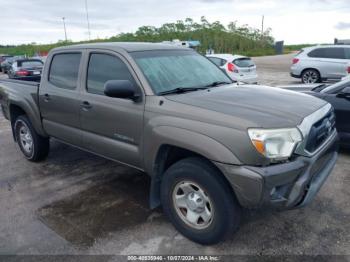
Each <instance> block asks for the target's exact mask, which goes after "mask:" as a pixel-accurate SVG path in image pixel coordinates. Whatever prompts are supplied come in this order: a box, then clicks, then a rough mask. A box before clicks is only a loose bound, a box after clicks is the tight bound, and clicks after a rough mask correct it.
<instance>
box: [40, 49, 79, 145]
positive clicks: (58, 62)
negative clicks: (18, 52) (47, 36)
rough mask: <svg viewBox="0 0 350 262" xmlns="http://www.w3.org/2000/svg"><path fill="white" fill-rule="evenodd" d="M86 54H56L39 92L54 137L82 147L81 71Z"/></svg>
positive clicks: (43, 117)
mask: <svg viewBox="0 0 350 262" xmlns="http://www.w3.org/2000/svg"><path fill="white" fill-rule="evenodd" d="M81 57H82V53H81V52H79V51H77V52H69V53H56V54H54V55H53V56H52V57H51V58H49V59H48V63H49V64H50V66H49V68H45V70H46V72H44V75H45V76H46V77H45V78H43V79H42V82H41V85H40V88H39V103H40V109H41V115H42V119H43V120H42V121H43V126H44V129H45V130H46V132H47V133H48V134H49V135H50V136H53V137H56V138H58V139H61V140H63V141H65V142H67V143H70V144H73V145H77V146H81V145H82V144H81V143H82V137H81V131H80V119H79V113H80V98H79V71H80V67H81Z"/></svg>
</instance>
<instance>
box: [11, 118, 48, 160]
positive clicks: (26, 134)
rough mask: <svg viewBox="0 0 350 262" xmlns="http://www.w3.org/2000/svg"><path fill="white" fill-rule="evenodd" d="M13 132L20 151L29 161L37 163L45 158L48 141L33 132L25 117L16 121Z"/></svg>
mask: <svg viewBox="0 0 350 262" xmlns="http://www.w3.org/2000/svg"><path fill="white" fill-rule="evenodd" d="M14 132H15V137H16V141H17V144H18V146H19V148H20V150H21V151H22V153H23V155H24V156H25V157H26V158H27V159H28V160H29V161H33V162H39V161H41V160H43V159H45V158H46V157H47V155H48V154H49V149H50V141H49V139H48V138H46V137H42V136H40V135H39V134H38V133H37V132H36V131H35V129H34V128H33V126H32V124H31V122H30V120H29V119H28V117H27V116H25V115H22V116H19V117H18V118H17V119H16V121H15V123H14Z"/></svg>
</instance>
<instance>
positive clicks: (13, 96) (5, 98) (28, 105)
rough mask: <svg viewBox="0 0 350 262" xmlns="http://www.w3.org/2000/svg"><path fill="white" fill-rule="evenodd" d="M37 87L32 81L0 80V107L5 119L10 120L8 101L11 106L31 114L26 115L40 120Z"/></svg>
mask: <svg viewBox="0 0 350 262" xmlns="http://www.w3.org/2000/svg"><path fill="white" fill-rule="evenodd" d="M39 85H40V83H38V82H32V81H23V80H13V79H0V105H1V109H2V113H3V114H4V116H5V118H7V119H10V115H9V106H10V103H9V101H12V104H13V105H17V106H20V107H21V108H25V110H26V111H30V113H31V114H28V115H31V116H33V115H35V116H37V117H39V118H38V119H40V110H39V103H38V91H39Z"/></svg>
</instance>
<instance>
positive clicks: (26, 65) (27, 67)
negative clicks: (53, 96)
mask: <svg viewBox="0 0 350 262" xmlns="http://www.w3.org/2000/svg"><path fill="white" fill-rule="evenodd" d="M43 66H44V63H43V62H42V61H41V60H39V59H20V60H17V61H15V62H13V63H12V66H11V69H10V70H9V71H8V76H9V78H15V79H20V80H28V81H40V78H41V71H42V69H43Z"/></svg>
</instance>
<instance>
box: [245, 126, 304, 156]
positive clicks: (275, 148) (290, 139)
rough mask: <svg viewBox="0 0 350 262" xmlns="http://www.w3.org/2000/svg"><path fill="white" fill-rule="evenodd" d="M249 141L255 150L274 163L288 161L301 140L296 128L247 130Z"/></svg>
mask: <svg viewBox="0 0 350 262" xmlns="http://www.w3.org/2000/svg"><path fill="white" fill-rule="evenodd" d="M248 134H249V137H250V140H251V141H252V143H253V145H254V147H255V148H256V150H257V151H258V152H259V153H261V154H262V155H264V156H265V157H267V158H270V159H271V160H274V161H280V160H285V159H288V158H289V157H290V156H291V155H292V153H293V151H294V148H295V146H296V145H297V143H299V142H300V141H301V140H302V139H303V138H302V135H301V133H300V131H299V129H297V128H283V129H255V128H251V129H248Z"/></svg>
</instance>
